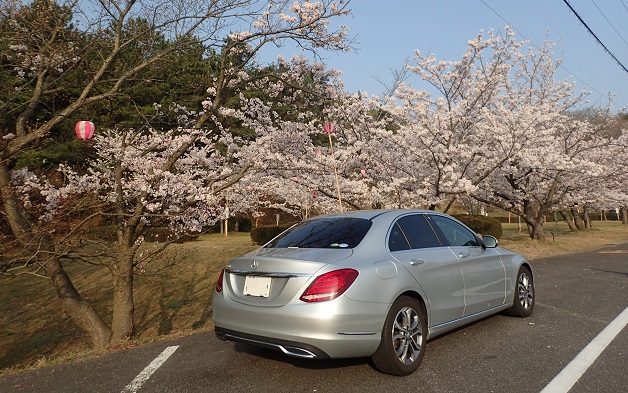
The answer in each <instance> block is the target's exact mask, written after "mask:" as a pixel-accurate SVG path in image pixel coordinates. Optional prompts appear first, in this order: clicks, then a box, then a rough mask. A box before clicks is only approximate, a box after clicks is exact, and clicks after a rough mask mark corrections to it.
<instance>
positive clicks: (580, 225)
mask: <svg viewBox="0 0 628 393" xmlns="http://www.w3.org/2000/svg"><path fill="white" fill-rule="evenodd" d="M571 215H572V216H573V221H574V223H575V224H576V228H578V230H580V231H584V230H585V227H584V221H582V218H580V214H579V213H578V212H577V211H576V209H575V208H573V207H572V208H571Z"/></svg>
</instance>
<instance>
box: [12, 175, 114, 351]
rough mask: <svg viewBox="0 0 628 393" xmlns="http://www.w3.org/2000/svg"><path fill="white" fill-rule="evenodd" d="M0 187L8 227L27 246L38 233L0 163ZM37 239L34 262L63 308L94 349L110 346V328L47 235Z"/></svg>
mask: <svg viewBox="0 0 628 393" xmlns="http://www.w3.org/2000/svg"><path fill="white" fill-rule="evenodd" d="M0 188H1V194H2V202H3V208H4V212H5V218H6V220H7V222H8V223H9V226H10V227H11V231H12V232H13V234H14V235H15V237H16V239H17V240H18V241H19V242H20V244H22V246H24V247H28V246H29V244H30V242H31V241H32V240H33V239H36V238H37V237H38V236H37V234H36V233H35V232H34V228H35V225H34V223H33V222H32V219H31V217H30V216H29V215H28V214H27V213H26V212H25V211H24V209H23V208H22V205H21V204H20V202H19V201H20V199H19V198H18V197H17V195H16V194H15V192H14V190H13V188H12V184H11V175H10V171H9V168H8V167H7V165H6V163H0ZM42 236H43V238H42V239H41V240H40V244H39V253H38V255H37V261H38V262H39V263H41V264H42V265H43V266H44V269H45V271H46V275H47V276H48V278H49V279H50V283H51V284H52V285H53V286H54V287H55V289H56V291H57V297H58V299H59V303H60V306H61V308H62V309H63V311H64V312H65V313H66V314H67V315H68V316H69V317H70V318H72V320H73V321H74V322H76V324H78V325H79V326H80V327H81V328H82V329H83V330H84V331H85V332H87V334H89V336H90V338H91V340H92V344H93V346H94V347H96V348H103V347H106V346H108V345H109V339H110V337H111V329H110V328H109V327H108V326H107V324H106V323H105V322H104V321H103V319H102V318H101V317H100V315H98V313H97V312H96V310H95V309H94V308H93V306H92V305H91V304H89V303H87V302H86V301H85V300H83V298H82V297H81V295H80V294H79V293H78V291H77V289H76V287H74V284H73V283H72V281H71V280H70V277H69V276H68V275H67V273H66V271H65V270H64V268H63V265H62V264H61V261H60V260H59V258H58V257H57V256H55V247H54V243H53V241H52V239H50V238H49V236H48V235H47V234H43V235H42Z"/></svg>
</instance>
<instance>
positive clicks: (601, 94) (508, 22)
mask: <svg viewBox="0 0 628 393" xmlns="http://www.w3.org/2000/svg"><path fill="white" fill-rule="evenodd" d="M480 1H481V2H482V4H484V5H485V6H486V7H487V8H488V9H490V10H491V11H493V13H494V14H495V15H497V16H498V17H499V18H500V19H501V20H503V21H504V22H506V25H508V26H510V27H512V28H513V29H514V30H515V31H516V32H517V34H519V35H520V36H522V37H523V38H524V39H525V40H527V41H529V42H530V45H532V46H533V47H534V48H537V49H538V46H536V45H535V44H534V42H532V40H531V39H529V38H528V37H527V36H526V35H525V34H523V33H522V32H521V31H520V30H519V29H517V28H516V27H515V26H514V25H513V24H512V23H510V21H508V20H506V18H504V17H503V16H501V15H500V14H499V13H498V12H497V11H495V10H494V9H493V8H492V7H491V6H490V5H488V4H487V3H486V2H485V1H484V0H480ZM559 67H560V68H562V69H563V70H565V71H567V72H568V73H569V74H570V75H571V76H573V77H574V78H576V79H577V80H579V81H580V82H582V83H583V84H584V85H585V86H586V87H588V88H589V89H591V90H592V91H594V92H596V93H597V94H599V95H600V96H601V97H605V96H607V95H606V94H604V93H601V92H600V91H599V90H597V89H596V88H595V87H593V86H591V85H590V84H588V83H587V82H585V81H584V80H582V79H581V78H580V77H578V75H576V74H574V73H573V72H571V71H570V70H569V69H567V67H565V66H564V65H562V64H560V65H559ZM607 98H608V99H609V100H610V102H613V100H612V99H611V98H610V97H607ZM613 103H614V102H613Z"/></svg>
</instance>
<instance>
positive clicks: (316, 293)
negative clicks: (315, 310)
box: [300, 269, 359, 302]
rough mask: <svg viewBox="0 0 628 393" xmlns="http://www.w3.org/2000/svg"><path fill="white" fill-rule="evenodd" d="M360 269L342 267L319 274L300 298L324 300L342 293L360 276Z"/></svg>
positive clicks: (304, 299) (312, 300) (305, 300)
mask: <svg viewBox="0 0 628 393" xmlns="http://www.w3.org/2000/svg"><path fill="white" fill-rule="evenodd" d="M358 274H359V273H358V271H357V270H353V269H340V270H334V271H333V272H329V273H325V274H323V275H322V276H318V277H317V278H316V279H315V280H314V282H313V283H312V284H310V286H309V287H307V289H306V290H305V292H303V295H301V297H300V299H301V300H302V301H304V302H322V301H325V300H332V299H335V298H337V297H338V296H340V295H342V294H343V293H344V292H345V291H346V290H347V289H348V288H349V287H350V286H351V284H353V282H354V281H355V279H356V278H357V277H358Z"/></svg>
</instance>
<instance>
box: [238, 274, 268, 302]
mask: <svg viewBox="0 0 628 393" xmlns="http://www.w3.org/2000/svg"><path fill="white" fill-rule="evenodd" d="M271 281H272V279H271V278H270V277H260V276H246V279H245V280H244V291H243V294H244V295H245V296H256V297H268V296H269V295H270V283H271Z"/></svg>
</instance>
